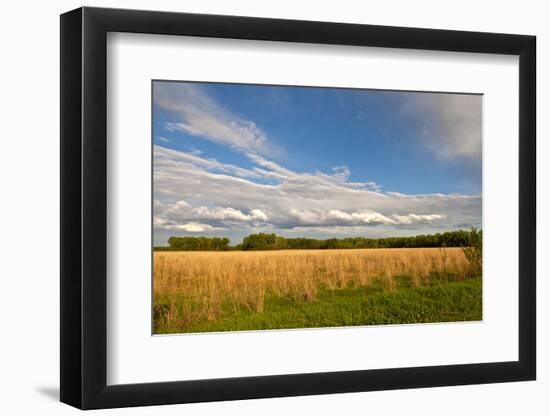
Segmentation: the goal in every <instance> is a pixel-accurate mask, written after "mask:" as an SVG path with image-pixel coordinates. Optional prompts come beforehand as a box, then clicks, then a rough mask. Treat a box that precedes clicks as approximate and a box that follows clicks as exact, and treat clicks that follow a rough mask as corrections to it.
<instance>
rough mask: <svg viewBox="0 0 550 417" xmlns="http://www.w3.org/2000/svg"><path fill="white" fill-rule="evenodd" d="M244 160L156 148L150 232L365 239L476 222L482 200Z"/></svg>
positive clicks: (253, 157) (343, 172)
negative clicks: (392, 188)
mask: <svg viewBox="0 0 550 417" xmlns="http://www.w3.org/2000/svg"><path fill="white" fill-rule="evenodd" d="M249 158H250V161H251V162H253V163H254V164H255V166H253V167H251V168H249V169H244V168H240V167H236V166H232V165H227V164H223V163H220V162H218V161H214V160H210V159H206V158H204V157H202V156H199V155H196V154H193V153H192V154H190V153H186V152H179V151H173V150H168V149H165V148H163V147H160V146H155V148H154V169H155V172H154V194H155V196H154V197H155V206H154V213H155V230H168V229H167V227H168V226H169V225H171V226H170V227H174V225H182V226H181V227H185V228H183V229H180V230H182V231H190V229H189V227H188V226H185V225H189V224H200V225H203V226H204V225H209V226H210V227H212V228H213V229H208V230H207V229H206V228H205V229H203V230H204V231H205V232H213V231H216V230H223V231H224V235H230V236H231V234H232V233H237V232H242V233H250V232H252V231H275V232H278V233H281V234H292V233H294V232H296V231H300V232H301V233H302V235H304V234H306V235H310V236H311V235H319V236H322V235H327V234H328V235H330V230H333V231H334V233H340V234H342V233H344V232H346V233H354V234H362V235H366V236H371V235H375V234H377V233H380V231H381V230H385V231H386V234H390V235H396V234H401V232H400V230H402V229H407V230H408V231H409V233H410V232H413V233H414V231H415V230H416V231H420V232H424V231H425V230H427V229H430V230H432V229H433V230H449V229H457V228H468V227H470V226H479V224H480V223H481V217H480V216H481V195H461V194H422V195H407V194H402V193H396V192H382V191H380V188H379V187H377V188H373V187H370V186H369V185H368V183H353V182H350V181H349V180H348V178H349V175H350V174H349V169H347V168H343V167H341V168H337V169H335V170H334V171H333V172H332V173H331V174H327V173H323V172H314V173H299V172H294V171H291V170H289V169H287V168H285V167H283V166H281V165H280V164H277V163H275V162H273V161H270V160H268V159H266V158H265V157H262V156H259V155H257V154H250V156H249ZM266 180H269V181H267V182H266ZM191 228H192V229H194V230H197V229H198V227H193V226H191ZM172 230H177V229H172ZM304 231H308V232H307V233H306V232H304ZM371 231H372V232H371Z"/></svg>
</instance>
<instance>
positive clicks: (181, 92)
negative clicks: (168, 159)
mask: <svg viewBox="0 0 550 417" xmlns="http://www.w3.org/2000/svg"><path fill="white" fill-rule="evenodd" d="M153 96H154V97H153V99H154V102H155V104H157V105H158V106H160V107H161V108H162V109H163V110H166V111H170V112H172V113H174V115H175V117H176V119H178V121H177V122H171V123H167V124H166V125H165V128H166V129H167V130H169V131H177V130H179V131H183V132H186V133H188V134H190V135H194V136H200V137H202V138H205V139H208V140H210V141H212V142H215V143H219V144H222V145H228V146H231V147H232V148H234V149H237V150H240V151H243V150H246V151H254V152H258V153H260V154H268V153H269V152H273V150H274V148H273V146H271V145H270V144H269V143H268V141H267V138H266V135H265V133H264V132H263V131H262V130H261V129H260V128H258V127H257V126H256V124H255V123H254V122H252V121H250V120H244V119H242V118H240V117H238V116H236V115H234V114H232V113H231V112H230V111H228V110H227V109H225V108H223V107H222V106H220V105H219V104H218V103H217V102H216V101H215V100H213V99H212V98H211V97H210V96H209V95H208V94H207V93H206V92H205V91H204V89H202V88H201V87H200V86H198V85H196V84H190V83H170V82H156V83H155V84H154V86H153Z"/></svg>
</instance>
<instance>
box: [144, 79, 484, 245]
mask: <svg viewBox="0 0 550 417" xmlns="http://www.w3.org/2000/svg"><path fill="white" fill-rule="evenodd" d="M481 106H482V96H479V95H460V94H436V93H415V92H397V91H382V90H358V89H336V88H308V87H286V86H260V85H241V84H217V83H188V82H167V81H155V82H154V85H153V143H154V200H155V201H154V222H155V225H154V232H155V233H154V234H155V236H154V240H155V243H156V244H164V243H165V241H166V239H167V237H169V236H172V235H191V236H193V235H208V236H227V237H229V238H230V239H231V240H232V243H238V242H239V241H240V240H241V239H242V237H243V236H246V235H247V234H249V233H253V232H275V233H278V234H281V235H285V236H310V237H319V238H327V237H333V236H337V237H342V236H389V235H411V234H419V233H432V232H435V231H444V230H454V229H457V228H465V227H470V226H478V227H479V226H480V224H481V190H482V183H481V134H482V131H481V129H482V126H481Z"/></svg>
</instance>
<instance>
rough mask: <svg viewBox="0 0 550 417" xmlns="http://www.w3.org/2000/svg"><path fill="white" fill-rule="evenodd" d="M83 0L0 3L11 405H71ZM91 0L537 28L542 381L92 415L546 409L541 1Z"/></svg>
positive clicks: (1, 388) (549, 54) (545, 88)
mask: <svg viewBox="0 0 550 417" xmlns="http://www.w3.org/2000/svg"><path fill="white" fill-rule="evenodd" d="M81 5H82V3H80V2H77V1H70V0H62V1H57V2H55V3H50V2H38V1H34V2H31V1H27V2H14V1H12V2H6V3H5V4H3V7H2V19H1V23H0V30H1V37H0V42H1V50H0V51H1V56H2V61H1V64H0V72H1V75H2V76H1V78H0V80H1V81H2V82H3V85H2V88H1V89H0V97H1V100H0V106H1V109H0V115H1V116H0V120H1V121H2V130H1V132H2V134H1V143H2V146H1V147H0V149H1V151H0V185H1V191H2V204H0V212H1V216H0V219H1V224H2V227H1V228H0V234H1V238H0V245H1V248H0V253H1V254H2V257H1V258H0V259H1V263H0V271H1V272H0V280H1V283H2V285H1V286H0V294H1V301H0V320H1V330H2V338H1V342H0V393H1V394H0V398H1V400H0V410H1V411H2V414H4V415H8V416H12V415H14V416H15V415H33V413H36V414H37V413H40V414H42V415H60V416H65V415H75V414H77V413H78V412H77V411H76V410H75V409H72V408H71V407H68V406H66V405H63V404H60V403H58V402H57V396H58V392H59V385H58V379H59V371H58V369H59V360H58V356H59V354H58V349H59V343H58V340H59V324H58V311H59V215H58V213H59V186H58V183H59V17H58V15H59V14H60V13H62V12H64V11H67V10H70V9H73V8H76V7H79V6H81ZM86 5H89V6H103V7H123V8H138V9H157V10H168V11H181V12H184V11H185V12H198V13H216V14H238V15H249V16H264V17H280V18H293V19H309V20H327V21H341V22H354V23H371V24H381V25H395V26H417V27H431V28H441V29H462V30H475V31H492V32H509V33H522V34H533V35H536V36H537V37H538V40H537V41H538V88H537V94H538V138H539V150H538V161H539V182H538V184H539V185H538V193H539V202H538V208H539V226H538V235H539V248H538V257H539V265H538V266H539V268H538V269H539V273H538V276H539V285H538V300H539V303H538V313H539V325H538V331H539V333H538V334H539V339H538V341H539V343H538V348H539V365H538V374H539V377H538V381H537V382H527V383H508V384H497V385H482V386H467V387H452V388H431V389H421V390H402V391H388V392H376V393H359V394H344V395H325V396H313V397H300V398H284V399H270V400H254V401H237V402H226V403H210V404H193V405H179V406H165V407H145V408H139V409H121V410H110V411H99V412H95V413H94V415H114V414H115V413H116V415H131V416H134V415H139V416H148V415H155V416H165V415H166V416H168V415H180V414H182V413H187V415H197V416H215V415H216V416H217V415H224V416H225V415H228V416H233V415H234V416H237V415H238V416H240V417H242V416H248V415H250V416H258V415H273V416H275V415H277V416H278V415H285V414H286V415H301V414H306V413H307V414H314V415H320V416H324V415H326V416H329V415H334V414H344V413H345V414H346V415H365V414H367V413H369V414H371V415H403V414H405V415H408V416H410V415H413V416H414V415H422V416H423V417H427V416H440V415H446V416H461V417H463V416H465V415H466V416H468V415H500V416H507V415H510V416H512V415H519V414H524V415H529V416H543V415H548V413H549V412H550V404H549V401H548V392H550V382H549V378H550V365H549V360H548V357H547V355H548V352H549V351H550V350H549V343H550V330H549V329H550V326H548V325H547V323H546V318H548V316H549V314H550V302H546V303H545V302H544V300H545V299H546V298H547V297H548V296H549V295H550V285H549V283H548V281H547V280H546V278H547V276H548V275H549V273H550V266H549V264H548V261H547V260H546V259H545V257H544V255H545V254H546V253H548V251H549V250H550V237H549V236H550V224H549V222H548V221H547V220H546V219H544V218H543V216H542V215H541V213H543V212H544V211H548V210H550V201H549V196H550V193H549V192H548V190H546V192H543V186H544V184H545V183H546V182H545V180H548V179H549V175H550V168H548V166H546V167H545V166H542V165H543V162H544V161H548V160H549V158H550V147H549V146H548V145H547V144H546V143H543V140H542V138H544V137H545V136H547V135H548V123H547V121H546V120H544V119H543V115H544V114H545V113H546V112H545V110H546V106H545V105H546V103H547V100H548V97H550V91H549V88H550V87H549V83H548V82H547V80H546V79H545V76H544V72H546V73H549V69H548V68H549V65H548V63H549V59H550V48H549V47H548V44H549V42H550V26H549V25H548V19H547V16H548V11H547V10H545V9H544V6H545V2H541V1H531V0H524V1H521V2H519V1H514V2H509V1H502V0H500V1H485V2H479V1H470V0H462V1H460V2H456V1H455V2H442V1H438V0H435V1H429V0H416V1H407V0H403V1H385V2H379V1H376V2H370V4H369V2H365V1H363V2H352V1H346V0H339V1H337V2H334V1H330V2H328V1H326V2H325V1H323V2H321V1H302V2H299V1H297V0H292V1H283V0H278V1H270V2H261V1H254V0H232V1H223V0H188V1H186V2H181V1H180V2H178V1H169V0H157V1H154V2H153V1H146V0H125V1H118V2H115V1H92V0H89V1H88V2H87V3H86ZM544 394H546V395H544Z"/></svg>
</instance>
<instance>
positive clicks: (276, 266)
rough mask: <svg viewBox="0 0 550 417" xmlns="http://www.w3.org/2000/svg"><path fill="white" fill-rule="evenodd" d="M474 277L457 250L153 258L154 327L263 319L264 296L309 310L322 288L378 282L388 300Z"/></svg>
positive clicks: (199, 254)
mask: <svg viewBox="0 0 550 417" xmlns="http://www.w3.org/2000/svg"><path fill="white" fill-rule="evenodd" d="M471 272H472V270H471V265H470V263H469V262H468V260H467V259H466V257H465V256H464V252H463V250H462V249H461V248H429V249H422V248H421V249H419V248H414V249H345V250H279V251H263V252H240V251H239V252H237V251H235V252H155V253H154V273H153V291H154V299H155V316H156V318H155V319H156V320H159V321H161V323H160V324H161V325H162V326H168V327H171V326H172V325H177V326H179V327H183V328H185V327H188V326H190V325H192V324H193V323H195V322H197V321H201V320H209V321H212V320H216V319H218V318H220V317H221V315H222V313H223V312H224V311H227V310H228V309H230V310H231V311H232V312H233V313H234V314H239V313H240V312H241V310H243V309H245V310H248V311H252V312H258V313H261V312H263V311H264V303H265V298H266V294H272V295H274V296H278V297H285V298H288V299H290V300H292V301H294V302H296V303H310V302H313V301H315V300H316V298H317V294H318V291H319V290H320V289H321V288H326V289H328V290H329V291H336V290H337V289H340V288H348V287H368V286H371V285H372V284H373V282H374V281H375V280H376V281H377V282H382V284H383V286H384V289H385V290H386V291H388V292H393V291H395V290H396V288H397V286H398V280H397V278H404V279H407V280H409V281H407V282H408V284H409V285H410V286H413V287H420V286H425V285H430V283H431V282H432V281H433V280H434V279H438V280H440V281H441V280H443V281H446V280H447V279H448V277H449V276H452V277H453V278H454V279H464V278H466V277H467V276H468V275H469V274H471ZM174 298H178V299H179V301H178V303H176V302H174V301H173V300H174ZM160 300H171V301H169V302H167V303H166V302H164V301H163V303H162V304H161V303H160V302H159V301H160ZM182 300H183V302H182Z"/></svg>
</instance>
